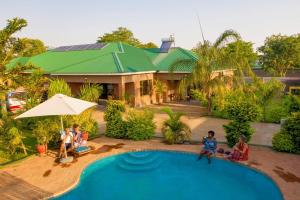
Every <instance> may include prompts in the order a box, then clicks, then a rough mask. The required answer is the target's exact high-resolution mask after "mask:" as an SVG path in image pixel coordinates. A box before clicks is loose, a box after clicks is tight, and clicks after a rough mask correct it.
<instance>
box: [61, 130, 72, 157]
mask: <svg viewBox="0 0 300 200" xmlns="http://www.w3.org/2000/svg"><path fill="white" fill-rule="evenodd" d="M60 138H61V141H62V142H61V146H60V151H59V155H58V157H59V158H61V157H62V156H66V154H67V152H69V151H71V150H72V149H73V146H74V137H73V134H72V133H71V131H70V128H65V131H63V132H62V133H61V136H60ZM65 150H66V151H67V152H65Z"/></svg>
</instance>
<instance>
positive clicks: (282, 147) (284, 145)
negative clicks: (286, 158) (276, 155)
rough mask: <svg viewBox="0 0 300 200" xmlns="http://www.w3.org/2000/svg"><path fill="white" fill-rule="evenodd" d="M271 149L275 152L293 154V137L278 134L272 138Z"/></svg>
mask: <svg viewBox="0 0 300 200" xmlns="http://www.w3.org/2000/svg"><path fill="white" fill-rule="evenodd" d="M272 147H273V149H275V150H277V151H284V152H291V153H292V152H295V145H294V143H293V137H292V136H291V135H289V134H286V133H283V132H279V133H276V134H275V135H274V136H273V139H272Z"/></svg>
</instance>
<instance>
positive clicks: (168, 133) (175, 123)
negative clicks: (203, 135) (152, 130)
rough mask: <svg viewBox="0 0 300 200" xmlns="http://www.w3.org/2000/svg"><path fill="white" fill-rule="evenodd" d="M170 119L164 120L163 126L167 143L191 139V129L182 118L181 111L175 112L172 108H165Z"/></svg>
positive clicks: (164, 110)
mask: <svg viewBox="0 0 300 200" xmlns="http://www.w3.org/2000/svg"><path fill="white" fill-rule="evenodd" d="M162 111H163V112H165V113H166V114H167V115H168V116H169V119H167V120H166V121H164V123H163V126H162V133H163V135H164V138H165V140H166V142H167V143H169V144H174V143H176V144H178V143H183V142H185V141H189V140H190V138H191V133H192V132H191V129H190V128H189V127H188V125H186V124H185V123H183V122H182V121H181V120H180V118H181V117H182V116H183V113H181V112H173V111H172V110H171V108H168V107H166V108H163V109H162Z"/></svg>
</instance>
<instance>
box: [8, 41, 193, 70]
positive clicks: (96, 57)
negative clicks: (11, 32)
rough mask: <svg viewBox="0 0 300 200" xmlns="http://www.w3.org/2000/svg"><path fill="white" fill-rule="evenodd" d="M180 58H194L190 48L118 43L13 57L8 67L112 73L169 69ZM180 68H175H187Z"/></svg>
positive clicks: (188, 68) (186, 68) (185, 68)
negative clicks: (152, 47)
mask: <svg viewBox="0 0 300 200" xmlns="http://www.w3.org/2000/svg"><path fill="white" fill-rule="evenodd" d="M180 59H197V58H196V57H195V56H194V55H193V54H192V53H191V52H190V51H187V50H184V49H182V48H171V49H170V50H169V52H168V53H160V51H159V49H158V48H155V49H141V48H137V47H133V46H131V45H128V44H124V43H120V42H112V43H108V44H106V45H105V46H104V47H103V48H100V49H85V50H71V51H55V50H49V51H47V52H45V53H42V54H39V55H36V56H33V57H20V58H15V59H13V60H12V61H11V62H10V63H9V64H8V65H7V67H8V68H10V67H14V66H16V65H17V64H18V63H20V64H22V65H29V64H32V65H34V66H37V67H41V68H42V69H43V70H44V71H45V73H48V74H107V73H109V74H111V73H112V74H113V73H135V72H150V71H168V70H169V67H170V65H171V64H172V63H174V62H175V61H177V60H180ZM190 70H191V68H190V67H188V66H187V67H183V68H182V69H178V71H185V72H186V71H190Z"/></svg>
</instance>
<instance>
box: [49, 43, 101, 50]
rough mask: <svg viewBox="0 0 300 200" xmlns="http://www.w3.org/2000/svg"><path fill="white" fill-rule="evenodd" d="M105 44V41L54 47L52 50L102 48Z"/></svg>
mask: <svg viewBox="0 0 300 200" xmlns="http://www.w3.org/2000/svg"><path fill="white" fill-rule="evenodd" d="M104 46H105V44H104V43H95V44H80V45H71V46H61V47H57V48H55V49H53V50H52V51H81V50H93V49H102V48H103V47H104Z"/></svg>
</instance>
